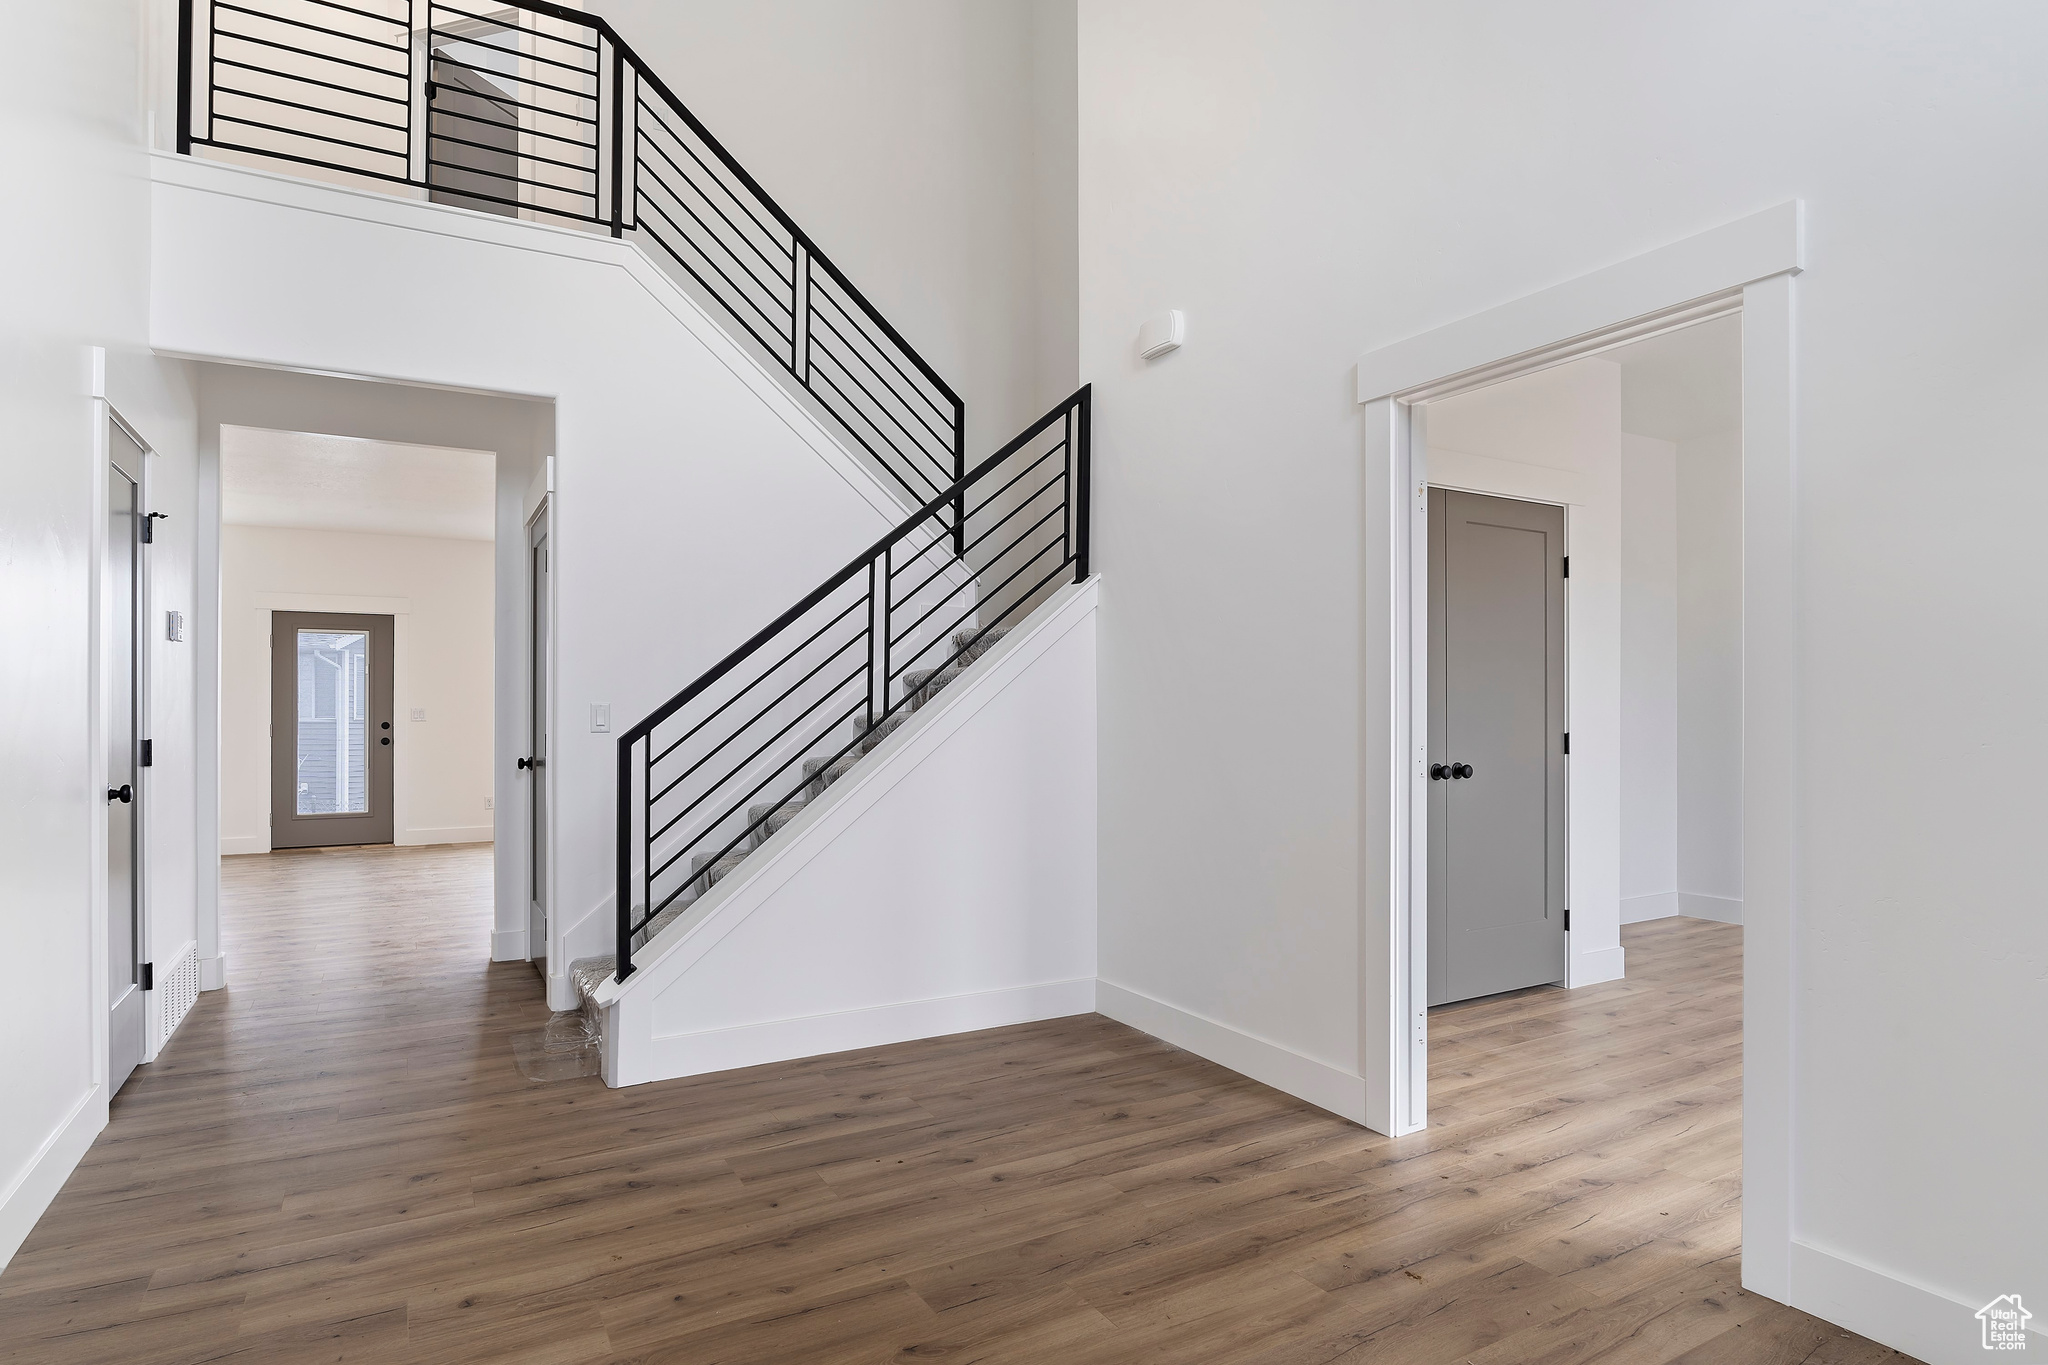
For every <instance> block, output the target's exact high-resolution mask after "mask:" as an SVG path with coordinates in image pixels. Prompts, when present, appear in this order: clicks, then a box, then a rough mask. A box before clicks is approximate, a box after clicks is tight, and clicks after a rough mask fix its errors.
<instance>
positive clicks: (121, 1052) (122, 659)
mask: <svg viewBox="0 0 2048 1365" xmlns="http://www.w3.org/2000/svg"><path fill="white" fill-rule="evenodd" d="M107 428H108V440H107V445H108V450H109V452H110V455H111V465H110V467H109V468H108V470H107V507H106V516H107V543H106V561H105V563H104V565H103V566H102V577H101V582H102V585H103V587H102V594H101V601H102V602H103V604H104V607H103V610H104V621H103V629H104V631H105V634H104V636H103V638H104V640H105V641H106V658H107V675H106V681H107V716H106V736H107V796H106V800H107V1007H108V1010H109V1012H110V1016H111V1017H110V1019H109V1028H108V1030H107V1048H108V1057H107V1077H108V1082H109V1093H114V1092H118V1091H119V1090H120V1088H121V1086H122V1085H123V1084H124V1083H125V1082H126V1081H127V1079H128V1077H129V1076H130V1075H131V1074H132V1073H133V1072H134V1070H135V1068H136V1067H137V1066H139V1065H140V1064H141V1062H142V1051H143V1012H142V818H141V815H142V802H141V786H142V769H141V764H140V758H141V733H140V731H141V716H142V657H143V651H142V639H141V636H142V526H143V522H142V516H143V511H142V447H141V446H140V445H138V444H137V443H136V441H135V438H134V437H133V436H130V435H129V434H128V433H127V431H125V430H124V429H123V428H122V427H121V425H120V424H119V423H117V422H113V421H111V420H110V421H109V422H108V423H107Z"/></svg>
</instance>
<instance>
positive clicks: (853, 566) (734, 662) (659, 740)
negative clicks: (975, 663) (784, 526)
mask: <svg viewBox="0 0 2048 1365" xmlns="http://www.w3.org/2000/svg"><path fill="white" fill-rule="evenodd" d="M1090 415H1091V405H1090V395H1089V390H1088V388H1086V387H1085V386H1084V387H1083V388H1081V389H1080V390H1079V391H1078V392H1076V393H1075V394H1074V395H1073V396H1072V397H1070V398H1068V399H1066V400H1065V401H1064V402H1062V403H1061V404H1060V405H1059V406H1057V407H1055V408H1054V409H1053V410H1052V411H1050V412H1048V413H1047V414H1046V415H1045V416H1043V417H1041V418H1039V419H1038V421H1036V422H1034V423H1033V424H1032V425H1031V426H1030V427H1029V428H1027V429H1026V430H1025V431H1024V432H1023V434H1022V435H1020V436H1018V437H1017V438H1016V439H1015V440H1013V441H1011V442H1010V443H1009V444H1007V445H1005V446H1004V447H1003V448H1002V449H1001V450H999V451H997V452H996V453H995V454H993V455H991V456H989V458H988V459H986V460H983V461H982V462H981V463H980V464H978V465H976V466H975V467H974V468H973V469H972V470H970V471H968V473H967V474H966V475H965V476H964V477H963V478H961V479H959V480H957V481H955V482H954V483H952V484H951V485H949V486H945V487H942V488H939V489H937V490H936V491H935V494H934V496H933V497H932V498H931V499H930V500H928V501H927V502H926V503H925V505H924V506H923V507H922V508H920V509H919V510H918V511H917V512H916V513H914V514H913V515H912V516H911V517H909V518H908V519H907V520H905V521H904V522H903V523H902V524H901V525H900V526H898V527H897V528H896V529H895V530H893V531H891V532H889V534H888V535H886V536H884V537H882V539H881V540H879V541H878V542H876V543H875V545H874V546H873V547H871V548H870V549H869V550H867V551H866V552H865V553H863V554H862V555H861V556H859V557H858V558H857V559H855V560H854V561H853V562H852V563H850V564H848V565H847V566H846V567H845V568H843V569H841V570H840V571H839V572H838V573H836V574H834V575H833V576H832V577H831V578H829V579H827V580H826V581H825V582H824V583H823V584H821V585H820V586H819V587H818V588H817V589H815V590H814V591H812V592H811V593H810V594H808V595H807V596H806V597H804V599H803V600H802V601H800V602H798V603H797V604H796V605H795V606H793V607H791V608H790V609H789V610H788V611H786V612H784V613H783V614H782V615H781V616H779V617H777V618H776V619H775V620H774V621H773V622H771V623H770V624H769V625H768V626H767V627H766V628H764V629H763V630H761V631H760V632H759V633H758V634H756V635H755V636H754V637H753V638H752V639H750V640H748V641H747V642H746V643H745V644H743V645H741V646H740V647H739V648H738V649H736V650H734V651H733V652H732V653H731V654H729V655H727V656H726V657H725V658H724V659H722V660H721V661H719V663H717V664H716V665H715V666H713V667H712V668H711V669H710V670H709V671H708V672H706V673H705V674H704V675H703V676H702V677H700V678H698V679H697V680H696V681H695V682H693V683H691V684H690V685H689V686H688V687H685V688H684V689H683V690H682V691H680V692H678V693H676V694H675V696H673V697H671V698H669V700H667V701H666V702H664V703H662V704H661V705H660V706H658V707H656V708H655V709H654V710H653V711H652V712H650V713H649V714H648V715H647V717H646V718H645V719H643V720H641V721H640V722H639V723H638V724H636V725H634V726H633V727H632V728H631V729H629V730H627V731H625V732H624V733H623V734H621V735H620V736H619V740H618V773H617V783H618V786H617V802H618V806H617V810H618V825H617V837H618V847H617V883H616V896H617V905H616V910H617V936H618V968H617V971H618V979H619V980H621V981H623V980H625V979H626V977H627V976H629V975H631V973H632V971H633V953H634V950H635V949H636V948H637V947H638V946H640V945H641V944H642V943H643V942H644V941H645V940H646V939H647V938H649V937H651V936H652V935H653V933H655V932H658V930H659V929H660V927H661V926H662V925H663V924H665V923H666V922H667V921H668V920H670V919H673V918H674V917H675V916H676V915H677V914H680V913H681V911H682V910H683V909H684V908H685V907H687V906H688V905H690V904H692V903H694V901H695V899H696V897H697V896H699V895H701V894H703V893H704V892H705V891H707V890H708V889H709V887H710V885H711V883H712V882H713V881H714V880H715V879H716V878H717V877H718V876H719V875H720V873H721V871H722V870H728V869H729V868H730V867H732V866H734V865H736V862H737V860H738V859H741V858H744V857H745V856H746V855H747V854H748V853H749V852H750V851H751V850H752V849H754V848H756V847H758V846H759V845H760V844H761V843H763V842H765V841H766V839H767V838H768V837H769V836H770V835H771V834H772V833H773V832H774V831H776V830H778V829H780V828H781V827H782V825H783V824H785V823H787V821H788V820H789V819H790V818H792V817H793V814H794V812H795V810H796V809H797V808H798V807H799V806H800V805H801V804H802V803H803V802H804V801H805V800H806V799H807V798H808V797H809V796H811V795H815V794H816V793H818V792H820V791H822V790H823V788H824V786H825V785H826V784H828V783H829V782H831V781H833V780H834V779H835V778H837V777H838V776H839V775H840V774H842V773H844V772H845V771H846V770H847V769H848V768H849V767H850V766H851V765H852V764H853V763H855V762H858V761H859V759H860V758H861V757H862V756H863V755H864V754H866V753H867V752H868V751H869V750H871V749H872V748H873V747H874V746H875V745H876V744H878V743H879V742H880V740H881V739H882V738H883V737H885V736H886V735H887V734H888V733H890V731H892V730H893V729H894V728H895V727H896V725H897V724H898V723H900V721H901V720H902V718H903V716H904V715H905V714H906V713H907V712H908V711H909V710H910V709H913V708H914V707H915V706H917V705H920V704H922V703H923V702H924V701H925V700H927V699H929V698H930V697H931V696H932V695H933V694H934V693H935V692H936V690H937V689H938V688H940V687H943V686H944V685H945V683H946V682H947V681H948V679H949V678H950V677H951V676H952V675H953V674H954V673H955V672H956V671H957V670H958V669H959V668H960V667H961V666H962V665H964V664H965V663H967V662H969V661H971V660H972V659H973V658H974V657H975V656H976V655H977V654H978V653H979V652H980V651H981V650H982V649H983V648H985V647H986V645H987V643H988V642H990V641H992V640H993V639H995V638H998V637H999V636H1000V635H1001V634H1002V633H1003V632H1004V631H1006V630H1007V629H1008V628H1009V627H1010V626H1011V625H1012V624H1014V623H1015V622H1017V621H1019V620H1021V619H1022V618H1023V616H1024V615H1025V614H1027V613H1028V612H1030V611H1031V610H1032V609H1033V608H1034V607H1035V606H1037V605H1038V604H1039V603H1040V602H1042V601H1043V600H1044V599H1045V598H1046V596H1048V595H1049V594H1050V593H1051V592H1053V591H1055V590H1056V589H1057V587H1058V585H1059V583H1060V582H1061V581H1062V580H1064V579H1071V581H1074V582H1079V581H1081V580H1082V579H1084V578H1086V577H1087V576H1088V516H1089V499H1088V489H1089V464H1090V455H1089V444H1090V437H1089V433H1090Z"/></svg>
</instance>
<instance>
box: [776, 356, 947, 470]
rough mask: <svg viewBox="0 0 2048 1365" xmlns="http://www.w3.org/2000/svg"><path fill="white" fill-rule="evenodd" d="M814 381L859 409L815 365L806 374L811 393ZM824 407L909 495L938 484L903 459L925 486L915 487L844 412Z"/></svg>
mask: <svg viewBox="0 0 2048 1365" xmlns="http://www.w3.org/2000/svg"><path fill="white" fill-rule="evenodd" d="M814 381H820V382H823V383H824V385H825V386H826V387H827V388H829V389H831V390H832V392H833V393H835V394H838V395H839V397H840V399H841V400H842V401H843V402H845V403H846V404H847V406H848V407H852V408H853V411H854V412H855V413H858V412H859V411H860V410H859V408H857V407H854V406H853V399H852V398H851V397H849V396H848V394H847V392H846V390H844V389H842V388H840V387H839V385H838V384H836V383H834V382H833V380H832V376H831V375H829V374H826V373H825V372H824V371H823V370H820V369H818V368H817V367H816V366H813V367H812V372H811V374H810V375H808V376H806V378H805V387H806V388H809V389H810V391H811V392H812V393H818V389H817V382H814ZM818 396H819V397H820V398H823V397H824V395H823V394H821V393H820V394H818ZM826 408H827V410H828V411H830V412H831V413H832V415H833V416H834V417H837V418H838V419H839V421H840V423H841V425H843V426H844V427H845V429H846V434H847V435H849V436H851V437H853V439H854V440H855V441H858V442H859V443H860V448H861V449H862V450H865V451H866V452H867V453H868V454H870V455H872V456H874V457H875V460H876V462H877V463H878V464H880V465H881V467H882V469H883V471H884V472H885V473H887V474H888V475H889V477H890V478H892V479H894V480H896V482H897V483H899V484H901V485H903V491H904V492H906V493H908V494H910V496H911V497H913V498H917V497H922V496H924V494H925V492H926V490H928V489H932V488H937V487H938V486H939V485H938V482H937V481H936V480H934V479H933V478H932V477H931V476H930V475H928V474H926V473H925V472H924V471H923V470H922V469H920V468H919V467H917V466H916V465H913V464H910V462H909V461H908V460H905V461H903V463H904V464H905V465H906V467H908V468H909V470H910V472H911V473H913V474H915V475H917V476H918V478H919V479H921V480H922V481H923V483H924V485H925V486H924V488H919V487H917V485H915V484H913V483H911V482H910V480H908V479H906V478H904V477H903V475H902V473H901V472H900V471H899V470H898V469H897V468H896V466H895V465H894V464H892V463H890V461H889V457H888V455H887V454H885V453H884V452H883V451H881V450H877V449H876V448H875V443H874V442H873V441H870V440H869V439H868V438H867V437H865V436H863V435H861V434H860V432H859V431H858V430H856V429H855V428H854V426H853V424H852V423H851V422H848V421H847V420H846V415H845V414H844V413H842V412H840V411H838V410H837V409H835V408H832V406H831V404H829V403H828V404H826ZM869 425H870V426H871V427H872V426H873V425H874V424H873V423H872V422H870V423H869ZM875 434H876V435H877V436H880V435H881V432H880V429H879V428H877V429H876V432H875ZM883 445H885V446H887V445H888V442H887V441H886V440H885V441H884V442H883ZM892 449H893V448H892Z"/></svg>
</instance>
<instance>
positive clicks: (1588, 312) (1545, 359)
mask: <svg viewBox="0 0 2048 1365" xmlns="http://www.w3.org/2000/svg"><path fill="white" fill-rule="evenodd" d="M1801 239H1802V233H1801V210H1800V205H1799V204H1798V203H1797V202H1796V201H1795V202H1792V203H1786V204H1780V205H1778V206H1776V207H1774V208H1770V209H1766V210H1764V211H1763V212H1760V213H1756V214H1752V215H1750V216H1749V217H1747V218H1742V219H1738V220H1737V221H1735V222H1733V223H1729V224H1726V225H1724V226H1721V227H1717V228H1713V229H1710V230H1709V231H1706V232H1703V233H1700V234H1699V235H1697V236H1694V237H1689V238H1686V239H1685V240H1683V241H1680V242H1676V243H1673V244H1672V245H1670V246H1666V247H1661V248H1659V249H1657V250H1655V251H1651V252H1647V253H1645V254H1643V255H1641V256H1637V257H1634V258H1632V259H1630V260H1626V261H1623V262H1621V263H1619V264H1617V265H1613V266H1609V267H1607V268H1606V269H1604V270H1600V271H1596V272H1594V273H1593V274H1590V275H1584V276H1581V277H1580V278H1578V279H1575V280H1571V281H1568V282H1566V283H1564V284H1561V285H1557V286H1555V287H1554V288H1551V289H1547V290H1544V291H1543V292H1541V293H1538V294H1532V295H1529V296H1528V297H1526V298H1522V299H1518V300H1516V301H1514V302H1512V303H1507V304H1503V305H1501V306H1500V307H1497V308H1493V309H1489V310H1488V311H1486V312H1483V313H1479V314H1476V315H1475V316H1473V317H1470V318H1466V319H1464V320H1463V321H1460V322H1455V323H1451V324H1449V325H1447V326H1444V327H1439V328H1436V329H1435V330H1433V331H1429V332H1424V333H1421V334H1419V335H1417V336H1413V337H1410V338H1408V339H1406V340H1404V341H1399V342H1396V343H1394V344H1393V345H1390V346H1385V347H1382V348H1380V349H1378V350H1375V351H1372V352H1370V353H1368V354H1366V355H1364V356H1362V357H1360V359H1359V362H1358V400H1359V402H1360V403H1361V404H1363V405H1364V406H1365V409H1366V460H1367V488H1368V497H1369V503H1368V509H1367V515H1368V518H1369V519H1370V521H1369V525H1368V530H1369V532H1374V534H1372V535H1371V537H1370V539H1371V540H1378V539H1379V536H1378V534H1377V533H1376V531H1377V526H1376V525H1374V524H1373V523H1378V524H1383V525H1384V527H1385V529H1386V539H1385V544H1386V546H1387V552H1386V554H1385V555H1384V556H1383V557H1376V558H1372V557H1369V559H1368V563H1367V581H1366V613H1367V619H1366V636H1367V649H1368V655H1367V695H1366V698H1365V706H1366V713H1365V717H1366V722H1367V724H1366V731H1365V733H1366V742H1365V752H1364V753H1363V755H1362V757H1363V759H1364V762H1365V772H1366V773H1367V775H1368V776H1367V790H1366V828H1365V831H1364V833H1363V835H1362V846H1361V855H1362V858H1363V860H1364V862H1365V872H1366V877H1365V887H1366V894H1365V896H1364V904H1363V906H1362V907H1361V909H1362V913H1361V919H1360V925H1359V944H1360V950H1361V987H1360V1006H1361V1009H1360V1013H1361V1018H1360V1021H1359V1023H1360V1051H1361V1056H1362V1060H1363V1070H1364V1074H1365V1082H1366V1087H1365V1089H1366V1095H1365V1100H1366V1125H1367V1126H1368V1127H1370V1128H1373V1129H1375V1130H1377V1131H1379V1132H1383V1133H1387V1134H1390V1135H1394V1136H1399V1135H1402V1134H1406V1133H1412V1132H1415V1131H1418V1130H1419V1129H1421V1128H1422V1127H1424V1126H1425V1124H1426V1122H1427V1103H1428V1070H1429V1069H1428V1061H1427V1051H1426V1045H1427V1038H1426V1028H1427V1004H1426V1001H1427V999H1428V991H1427V984H1428V947H1427V940H1426V937H1425V934H1426V930H1427V924H1428V894H1427V893H1428V888H1427V885H1426V884H1425V881H1424V872H1425V869H1426V868H1427V867H1428V830H1427V826H1426V821H1425V811H1426V809H1427V789H1428V759H1427V754H1426V752H1425V745H1426V740H1427V737H1428V733H1429V732H1428V710H1427V708H1428V688H1427V677H1426V670H1427V666H1428V638H1427V632H1428V603H1427V597H1426V594H1427V591H1428V581H1427V578H1426V565H1425V564H1424V562H1423V560H1422V558H1421V557H1422V556H1424V555H1426V554H1427V551H1428V541H1427V525H1426V522H1425V521H1424V520H1423V519H1424V518H1426V517H1427V515H1428V495H1427V489H1426V487H1425V479H1426V471H1425V468H1424V466H1422V464H1421V463H1420V461H1419V460H1418V458H1417V456H1418V452H1417V451H1416V449H1415V442H1416V439H1417V437H1418V436H1419V432H1417V430H1416V427H1417V425H1419V424H1416V423H1414V422H1413V421H1412V420H1411V412H1412V407H1413V405H1414V404H1416V403H1421V402H1427V401H1431V400H1435V399H1440V398H1447V397H1450V396H1451V395H1453V394H1456V393H1463V392H1467V391H1469V390H1472V389H1477V388H1483V387H1485V386H1487V385H1489V384H1495V383H1500V382H1502V381H1504V380H1507V379H1513V378H1517V377H1519V376H1521V375H1525V374H1530V373H1533V372H1535V371H1537V370H1541V369H1546V368H1549V367H1550V366H1553V365H1560V364H1564V363H1567V362H1569V361H1572V360H1577V359H1579V358H1581V357H1583V356H1586V355H1591V354H1594V353H1596V352H1599V351H1603V350H1608V349H1611V348H1613V347H1616V346H1620V345H1623V344H1625V343H1627V342H1631V341H1637V340H1640V339H1642V338H1644V337H1647V336H1654V335H1657V334H1659V333H1661V332H1668V331H1674V330H1676V329H1678V328H1680V327H1685V326H1690V325H1692V324H1694V323H1698V322H1703V321H1705V320H1707V319H1709V318H1712V317H1718V316H1723V315H1725V314H1728V313H1733V312H1739V313H1740V315H1741V318H1742V476H1743V487H1742V500H1743V538H1742V544H1743V551H1742V553H1743V613H1744V614H1743V779H1742V781H1743V788H1742V790H1743V821H1742V829H1743V864H1744V891H1743V918H1744V933H1743V1095H1742V1113H1743V1127H1742V1177H1743V1204H1742V1210H1743V1212H1742V1245H1743V1257H1742V1283H1743V1284H1744V1286H1745V1287H1747V1288H1749V1289H1751V1290H1754V1291H1756V1292H1757V1293H1760V1294H1763V1295H1765V1296H1767V1297H1769V1298H1773V1299H1777V1300H1778V1301H1780V1302H1784V1301H1786V1299H1787V1298H1788V1297H1789V1294H1790V1278H1791V1240H1792V1220H1791V1210H1792V1190H1791V1173H1792V1136H1793V1135H1792V1074H1793V1065H1792V1055H1793V1054H1792V1043H1793V1035H1792V1028H1793V1000H1792V941H1793V921H1794V916H1795V912H1796V904H1797V902H1796V885H1795V872H1796V866H1797V862H1796V860H1797V851H1798V844H1797V832H1798V831H1797V822H1796V796H1797V791H1796V785H1795V781H1796V776H1797V773H1796V766H1795V761H1794V757H1793V755H1794V741H1795V739H1796V734H1797V727H1798V709H1797V682H1798V657H1797V645H1798V605H1797V589H1798V580H1797V550H1798V530H1797V508H1796V505H1795V501H1794V373H1793V347H1792V338H1793V331H1792V328H1793V291H1792V281H1793V277H1794V276H1796V275H1797V274H1798V273H1799V271H1800V270H1801V269H1802V268H1803V267H1804V261H1803V259H1802V240H1801ZM1418 474H1423V475H1424V477H1421V478H1418V477H1417V476H1418Z"/></svg>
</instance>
